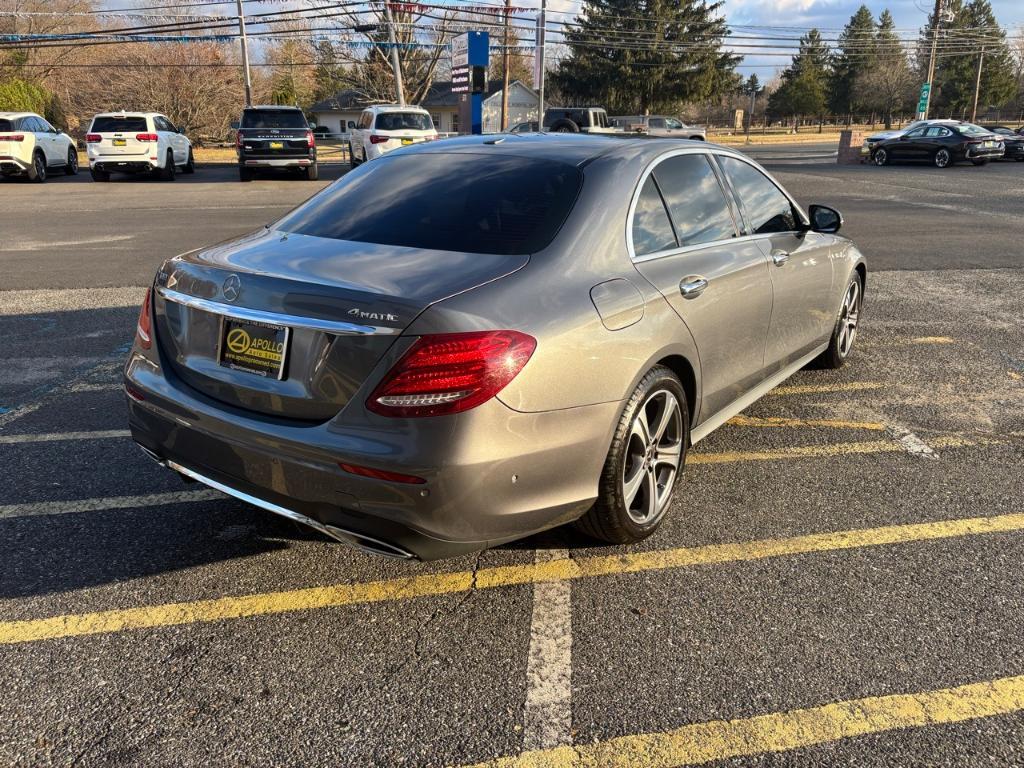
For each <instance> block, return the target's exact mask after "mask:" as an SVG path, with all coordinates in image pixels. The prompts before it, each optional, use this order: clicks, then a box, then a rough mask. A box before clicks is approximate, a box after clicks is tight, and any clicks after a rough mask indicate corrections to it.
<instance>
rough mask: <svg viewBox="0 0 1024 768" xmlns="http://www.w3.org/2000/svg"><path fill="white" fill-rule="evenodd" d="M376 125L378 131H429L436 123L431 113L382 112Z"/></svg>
mask: <svg viewBox="0 0 1024 768" xmlns="http://www.w3.org/2000/svg"><path fill="white" fill-rule="evenodd" d="M375 127H376V128H377V130H378V131H429V130H430V129H431V128H433V127H434V125H433V123H432V122H431V120H430V115H421V114H420V113H418V112H381V113H380V114H379V115H377V125H376V126H375Z"/></svg>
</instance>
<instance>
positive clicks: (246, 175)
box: [238, 165, 253, 181]
mask: <svg viewBox="0 0 1024 768" xmlns="http://www.w3.org/2000/svg"><path fill="white" fill-rule="evenodd" d="M252 173H253V172H252V169H251V168H246V167H245V166H243V165H240V166H238V180H239V181H252Z"/></svg>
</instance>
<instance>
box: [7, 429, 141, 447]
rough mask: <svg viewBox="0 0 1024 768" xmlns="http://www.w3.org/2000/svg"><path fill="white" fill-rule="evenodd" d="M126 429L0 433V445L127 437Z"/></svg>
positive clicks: (128, 434) (129, 433)
mask: <svg viewBox="0 0 1024 768" xmlns="http://www.w3.org/2000/svg"><path fill="white" fill-rule="evenodd" d="M130 435H131V432H129V431H128V430H127V429H106V430H97V431H95V432H44V433H42V434H38V435H0V445H13V444H17V443H53V442H57V441H59V440H107V439H110V438H115V437H117V438H121V437H129V436H130Z"/></svg>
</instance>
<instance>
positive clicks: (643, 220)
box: [630, 176, 678, 256]
mask: <svg viewBox="0 0 1024 768" xmlns="http://www.w3.org/2000/svg"><path fill="white" fill-rule="evenodd" d="M630 226H631V227H632V233H633V253H634V254H635V255H637V256H646V255H647V254H649V253H657V252H658V251H666V250H668V249H670V248H675V247H676V246H677V245H678V243H677V242H676V236H675V234H674V233H673V232H672V222H671V220H670V219H669V217H668V211H666V210H665V203H664V202H663V201H662V199H661V193H660V192H659V191H658V185H657V183H655V181H654V176H648V177H647V181H645V182H644V186H643V188H642V189H641V190H640V196H639V197H638V198H637V200H636V209H635V210H634V211H633V223H632V224H631V225H630Z"/></svg>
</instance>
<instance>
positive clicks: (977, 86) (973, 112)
mask: <svg viewBox="0 0 1024 768" xmlns="http://www.w3.org/2000/svg"><path fill="white" fill-rule="evenodd" d="M984 60H985V46H984V45H983V46H981V50H980V51H979V52H978V76H977V77H976V78H975V79H974V108H973V109H972V110H971V122H972V123H973V122H974V121H975V120H976V119H977V117H978V94H979V93H980V92H981V64H982V62H983V61H984Z"/></svg>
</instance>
